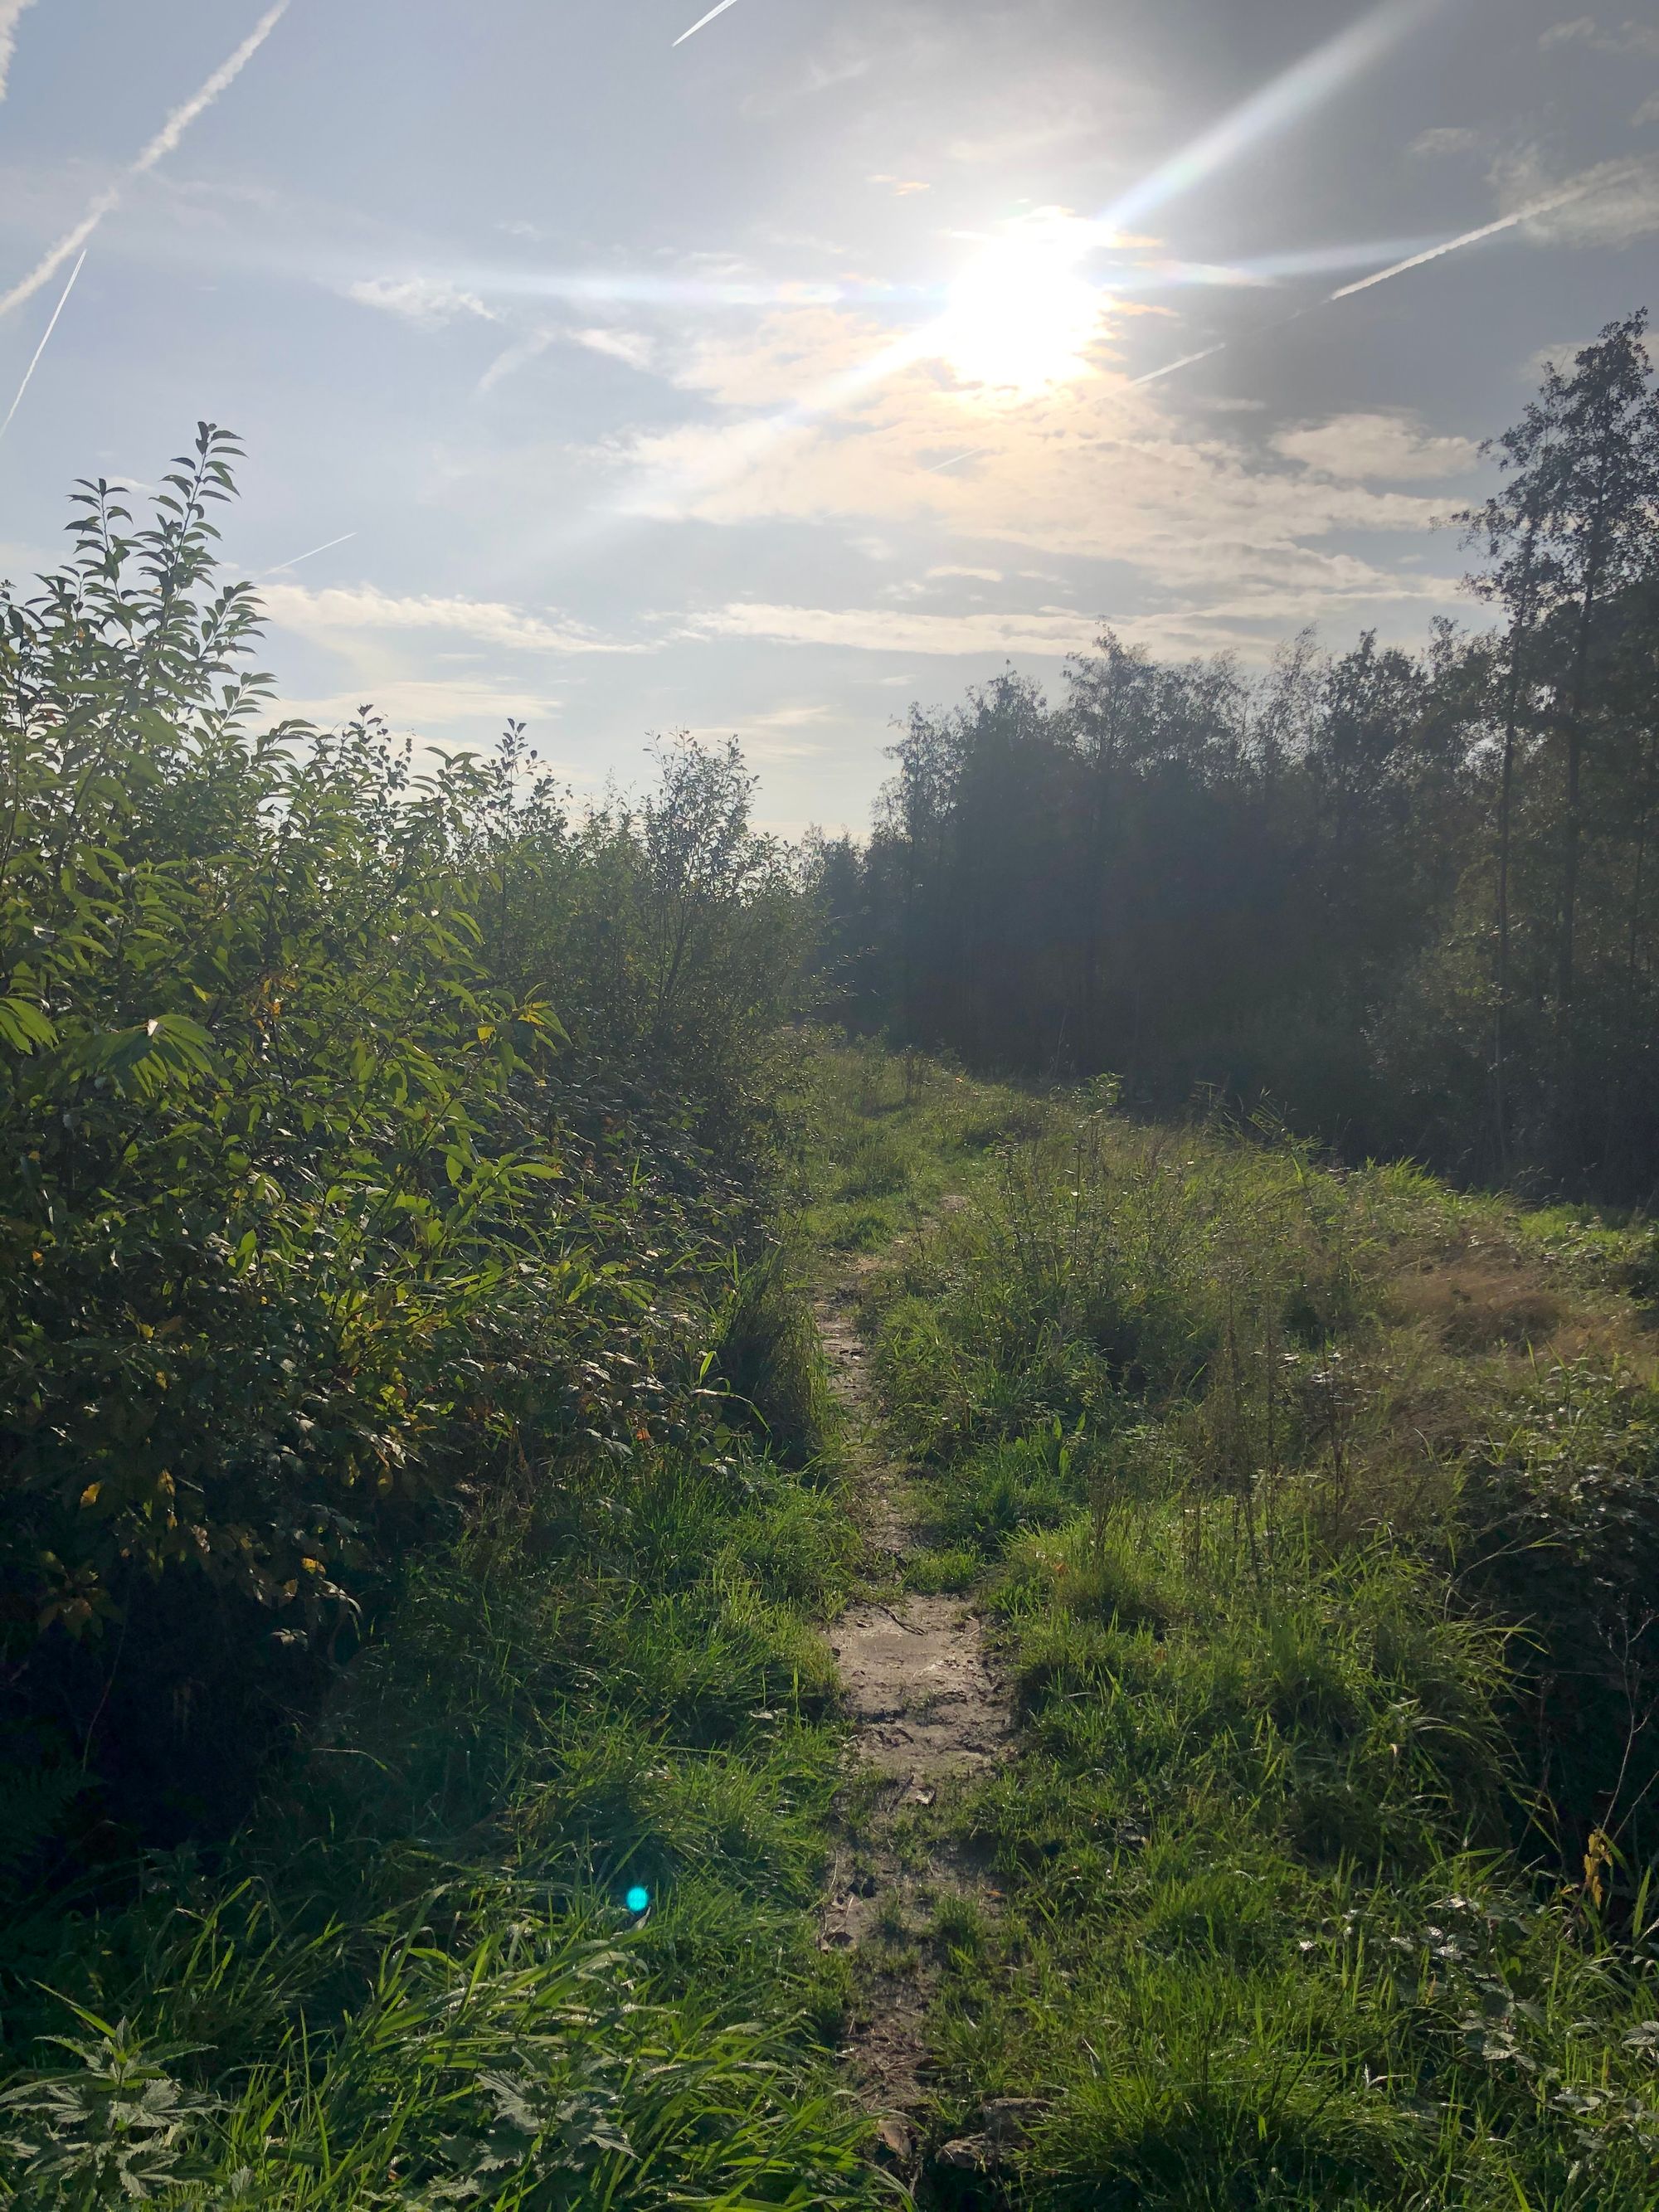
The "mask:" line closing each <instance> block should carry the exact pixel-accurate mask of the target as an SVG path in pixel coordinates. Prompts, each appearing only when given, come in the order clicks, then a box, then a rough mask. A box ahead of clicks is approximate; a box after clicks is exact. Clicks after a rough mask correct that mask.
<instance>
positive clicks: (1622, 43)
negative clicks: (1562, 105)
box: [1538, 15, 1659, 60]
mask: <svg viewBox="0 0 1659 2212" xmlns="http://www.w3.org/2000/svg"><path fill="white" fill-rule="evenodd" d="M1538 43H1539V45H1540V46H1542V47H1543V49H1544V50H1545V52H1549V51H1550V49H1551V48H1552V47H1554V46H1593V47H1594V48H1595V52H1597V53H1598V54H1641V55H1644V56H1645V57H1646V58H1648V59H1649V60H1659V25H1656V24H1653V23H1633V22H1632V21H1630V20H1629V18H1628V17H1626V20H1625V21H1624V22H1622V23H1621V24H1620V26H1619V27H1618V29H1617V30H1616V31H1615V30H1613V29H1611V28H1609V29H1607V30H1603V29H1602V28H1601V26H1600V25H1599V24H1598V23H1597V21H1596V20H1595V16H1594V15H1575V16H1573V17H1572V19H1571V21H1568V22H1565V23H1552V24H1551V26H1550V27H1549V29H1548V30H1547V31H1546V32H1544V33H1543V34H1542V35H1541V38H1540V39H1539V41H1538Z"/></svg>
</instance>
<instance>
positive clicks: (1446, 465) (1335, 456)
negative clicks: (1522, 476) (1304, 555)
mask: <svg viewBox="0 0 1659 2212" xmlns="http://www.w3.org/2000/svg"><path fill="white" fill-rule="evenodd" d="M1273 450H1274V451H1275V452H1276V453H1282V454H1283V455H1284V457H1285V459H1286V460H1288V461H1297V462H1299V463H1300V464H1301V465H1302V466H1303V467H1304V468H1309V469H1316V470H1317V471H1319V472H1320V473H1321V475H1322V476H1328V477H1337V478H1339V479H1340V481H1342V482H1343V483H1367V482H1377V481H1380V482H1383V483H1412V482H1415V481H1421V482H1424V483H1439V482H1443V481H1444V480H1445V478H1447V477H1456V476H1462V475H1464V474H1465V473H1466V472H1467V471H1468V470H1470V469H1472V468H1474V466H1475V465H1476V463H1477V462H1478V461H1479V459H1480V447H1478V446H1477V445H1476V444H1475V443H1474V441H1473V440H1472V439H1469V438H1437V437H1434V436H1431V435H1430V434H1429V433H1428V432H1426V431H1425V429H1424V428H1422V426H1421V424H1420V423H1417V422H1413V421H1412V420H1411V419H1410V417H1409V416H1404V415H1389V414H1383V413H1376V414H1353V415H1337V416H1333V417H1332V419H1331V420H1330V421H1329V422H1313V423H1304V425H1303V426H1302V427H1301V428H1299V429H1294V430H1282V431H1280V433H1279V435H1278V436H1277V437H1276V438H1275V439H1274V440H1273Z"/></svg>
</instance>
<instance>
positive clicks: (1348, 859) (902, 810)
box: [820, 314, 1659, 1205]
mask: <svg viewBox="0 0 1659 2212" xmlns="http://www.w3.org/2000/svg"><path fill="white" fill-rule="evenodd" d="M1645 328H1646V325H1645V318H1644V316H1643V315H1641V314H1637V315H1633V316H1631V317H1629V318H1627V319H1625V320H1624V321H1622V322H1620V323H1616V324H1613V325H1609V326H1608V328H1607V330H1606V331H1604V332H1603V333H1602V334H1601V337H1600V338H1599V339H1598V340H1597V341H1596V343H1595V344H1593V345H1590V346H1588V347H1586V348H1584V349H1583V350H1582V351H1580V352H1579V353H1578V354H1577V356H1576V357H1575V359H1574V360H1573V361H1572V362H1571V363H1570V364H1568V365H1567V366H1565V367H1564V368H1561V369H1559V371H1558V370H1555V369H1552V370H1551V371H1550V372H1549V374H1548V376H1547V380H1546V382H1545V385H1544V388H1543V390H1542V392H1541V394H1540V396H1539V398H1538V399H1537V401H1536V402H1535V403H1534V405H1533V406H1531V407H1530V408H1528V410H1527V412H1526V415H1525V416H1524V417H1523V419H1522V422H1520V423H1519V424H1517V425H1516V428H1514V429H1512V430H1510V431H1509V432H1508V433H1506V434H1505V435H1504V436H1503V437H1502V438H1500V439H1499V440H1498V441H1497V442H1496V446H1495V448H1494V451H1495V453H1496V458H1497V459H1498V462H1499V465H1500V466H1501V468H1502V471H1503V475H1504V480H1503V485H1502V489H1500V490H1499V492H1498V494H1497V495H1495V496H1494V497H1493V498H1492V500H1491V501H1488V502H1487V503H1486V505H1485V506H1484V507H1480V508H1479V509H1477V510H1474V511H1473V512H1471V513H1468V514H1466V515H1464V516H1462V517H1461V518H1460V519H1459V520H1461V523H1462V528H1463V532H1464V537H1465V540H1466V542H1467V543H1468V544H1469V545H1470V546H1472V547H1473V548H1474V550H1475V552H1476V554H1477V555H1478V556H1479V557H1480V563H1481V565H1480V567H1479V568H1478V569H1477V571H1476V573H1475V574H1474V576H1473V577H1472V578H1471V580H1470V581H1471V583H1472V585H1473V586H1474V591H1475V592H1476V593H1477V595H1478V596H1479V597H1480V599H1482V600H1483V601H1484V602H1485V603H1486V605H1488V606H1490V607H1491V608H1492V610H1493V611H1494V612H1495V613H1497V614H1498V617H1500V627H1499V628H1498V629H1497V630H1496V631H1495V632H1493V633H1491V634H1486V635H1480V634H1476V635H1468V634H1465V633H1462V632H1460V631H1457V630H1455V629H1453V628H1451V627H1450V626H1449V625H1442V626H1441V627H1440V628H1439V629H1437V631H1436V634H1435V636H1434V639H1433V641H1432V642H1431V646H1430V647H1429V649H1428V650H1427V651H1426V652H1425V653H1411V652H1407V651H1404V650H1402V649H1400V648H1398V647H1384V646H1383V645H1382V644H1380V643H1379V642H1378V641H1377V640H1376V638H1375V637H1374V636H1371V635H1367V636H1364V637H1363V638H1361V639H1360V641H1358V644H1357V645H1355V646H1354V647H1352V649H1350V650H1348V651H1346V652H1340V653H1327V652H1324V651H1322V650H1321V649H1319V648H1318V647H1317V646H1316V643H1315V641H1313V639H1312V638H1311V637H1306V636H1304V637H1303V638H1300V639H1298V640H1297V641H1295V642H1294V643H1293V644H1291V645H1290V646H1289V647H1286V648H1285V651H1284V652H1283V653H1281V654H1280V656H1279V659H1278V661H1277V663H1276V665H1274V667H1273V670H1272V671H1271V672H1270V673H1269V674H1267V676H1266V677H1263V678H1255V677H1252V676H1250V675H1249V674H1247V673H1245V672H1244V671H1241V670H1240V669H1239V668H1238V667H1237V665H1235V664H1234V663H1233V662H1232V661H1231V659H1227V658H1225V657H1222V658H1218V659H1210V660H1194V661H1188V662H1182V663H1168V662H1160V661H1158V660H1155V659H1152V657H1151V656H1150V655H1149V654H1147V653H1146V652H1145V651H1143V650H1141V649H1139V648H1138V647H1130V646H1127V645H1126V644H1124V643H1123V642H1122V641H1121V640H1119V639H1118V638H1116V637H1115V636H1114V635H1112V634H1110V633H1107V634H1106V635H1104V636H1103V638H1102V640H1101V642H1100V646H1099V648H1098V650H1097V652H1095V653H1090V654H1085V655H1083V656H1081V657H1080V658H1079V659H1077V660H1075V661H1074V662H1073V664H1072V665H1071V667H1070V669H1069V671H1068V673H1067V677H1066V689H1065V696H1064V697H1063V698H1062V699H1061V700H1060V702H1058V703H1054V704H1051V703H1050V702H1048V700H1047V699H1045V697H1044V696H1043V695H1042V692H1041V691H1040V690H1038V688H1037V687H1036V685H1035V684H1032V683H1030V682H1029V681H1027V680H1025V679H1023V678H1019V677H1018V676H1016V675H1013V674H1012V673H1010V674H1009V675H1007V676H1006V677H1003V678H999V679H997V680H996V681H995V682H994V683H992V684H988V685H987V686H985V687H984V688H983V689H982V690H977V691H975V692H974V693H972V694H971V695H970V696H969V699H968V701H967V702H966V703H965V705H963V707H962V708H958V709H957V710H955V711H954V712H951V713H945V714H928V713H924V712H922V711H921V710H920V709H915V710H913V712H912V714H911V718H910V721H909V725H908V728H907V729H906V730H905V731H904V732H903V733H902V737H901V738H900V740H899V742H898V744H896V747H895V748H894V752H895V757H896V768H897V772H896V776H895V778H894V781H893V782H892V784H891V786H890V789H889V791H888V793H887V794H886V797H885V800H884V805H883V808H882V810H881V811H880V812H879V814H878V820H877V823H876V825H875V829H874V832H873V835H872V837H871V839H870V842H869V843H868V846H867V847H866V848H858V847H856V846H855V845H854V844H853V843H852V842H850V841H846V840H842V841H841V842H835V843H831V844H829V845H827V846H825V847H824V848H823V852H822V854H821V860H820V866H821V872H822V883H823V900H824V903H825V907H826V910H827V913H828V916H829V923H828V951H827V966H828V970H829V982H830V984H831V985H832V987H833V988H834V990H835V991H836V993H837V994H839V998H840V1002H841V1003H842V1004H843V1005H844V1006H846V1007H847V1009H848V1011H849V1012H850V1013H851V1015H852V1017H853V1018H854V1021H855V1022H856V1023H857V1024H859V1025H860V1026H861V1027H863V1028H865V1029H866V1030H871V1031H879V1030H886V1031H888V1032H890V1033H891V1034H892V1035H894V1036H897V1037H899V1038H900V1039H902V1040H904V1041H908V1042H913V1043H915V1044H919V1045H923V1046H933V1047H939V1046H943V1047H945V1048H949V1049H951V1051H954V1052H956V1053H957V1054H961V1055H962V1056H963V1058H964V1059H965V1060H968V1061H969V1063H971V1064H973V1065H975V1066H978V1067H980V1068H981V1069H983V1070H986V1071H987V1072H993V1073H994V1072H997V1071H1000V1070H1015V1071H1018V1072H1020V1073H1025V1074H1028V1075H1042V1076H1052V1075H1054V1074H1057V1073H1059V1074H1066V1073H1069V1074H1074V1075H1083V1076H1089V1075H1093V1074H1096V1073H1100V1072H1102V1071H1109V1072H1111V1073H1114V1074H1115V1075H1116V1076H1118V1077H1120V1078H1121V1079H1122V1081H1123V1084H1124V1086H1125V1095H1126V1097H1127V1098H1128V1099H1129V1100H1130V1101H1131V1102H1132V1103H1134V1104H1136V1105H1138V1106H1140V1107H1145V1108H1149V1109H1153V1110H1157V1111H1166V1112H1167V1111H1170V1110H1179V1109H1182V1108H1183V1107H1184V1106H1185V1105H1186V1103H1187V1102H1188V1099H1189V1098H1190V1097H1191V1096H1192V1095H1193V1093H1194V1090H1195V1089H1197V1088H1199V1087H1200V1086H1202V1087H1206V1088H1208V1089H1210V1090H1212V1091H1215V1092H1217V1093H1218V1094H1220V1095H1222V1096H1224V1097H1227V1098H1229V1099H1231V1100H1233V1101H1235V1102H1240V1103H1244V1104H1246V1105H1249V1106H1254V1105H1255V1104H1256V1103H1261V1102H1264V1101H1265V1102H1267V1103H1270V1104H1272V1105H1273V1107H1274V1108H1275V1109H1276V1110H1279V1111H1280V1112H1283V1113H1285V1114H1287V1115H1290V1116H1291V1118H1293V1119H1294V1121H1296V1123H1297V1126H1298V1127H1301V1128H1304V1129H1305V1130H1310V1131H1312V1132H1314V1133H1317V1134H1318V1135H1319V1136H1320V1137H1322V1139H1325V1140H1326V1141H1327V1142H1330V1143H1335V1144H1340V1146H1341V1147H1342V1149H1343V1151H1344V1152H1345V1154H1346V1156H1347V1157H1349V1158H1353V1159H1363V1158H1366V1157H1368V1156H1373V1155H1375V1156H1389V1155H1394V1156H1398V1155H1409V1156H1410V1157H1413V1158H1418V1159H1421V1160H1424V1161H1425V1162H1427V1163H1429V1164H1431V1165H1433V1166H1435V1167H1436V1168H1437V1169H1438V1170H1441V1171H1443V1172H1446V1173H1449V1174H1451V1175H1453V1176H1456V1177H1457V1178H1458V1179H1460V1180H1463V1181H1468V1182H1516V1181H1519V1182H1526V1183H1528V1184H1529V1185H1530V1186H1532V1187H1534V1188H1560V1189H1567V1190H1571V1191H1574V1192H1577V1193H1579V1194H1593V1195H1596V1196H1599V1197H1601V1198H1603V1199H1607V1200H1616V1201H1618V1202H1620V1203H1622V1204H1626V1205H1630V1204H1648V1203H1650V1201H1651V1200H1652V1197H1653V1194H1654V1191H1655V1188H1656V1181H1659V1168H1656V1161H1659V1120H1656V1101H1659V1066H1656V1060H1655V1052H1656V1044H1655V1040H1656V1038H1659V967H1656V944H1659V940H1656V934H1655V925H1656V915H1659V870H1656V866H1655V856H1654V849H1653V848H1654V838H1655V830H1656V823H1659V812H1656V810H1659V719H1656V706H1659V658H1656V656H1659V530H1656V526H1655V519H1654V518H1655V515H1656V513H1659V392H1656V387H1655V384H1654V380H1653V375H1652V369H1651V366H1650V359H1649V356H1648V353H1647V351H1646V347H1645Z"/></svg>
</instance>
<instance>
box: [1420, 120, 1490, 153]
mask: <svg viewBox="0 0 1659 2212" xmlns="http://www.w3.org/2000/svg"><path fill="white" fill-rule="evenodd" d="M1488 143H1490V142H1489V140H1488V138H1487V136H1486V132H1485V131H1477V130H1475V129H1474V128H1473V127H1472V126H1471V125H1468V124H1466V123H1442V124H1437V125H1436V126H1435V127H1434V129H1433V130H1432V131H1419V132H1418V134H1417V136H1416V137H1415V138H1413V140H1412V143H1411V144H1410V145H1409V146H1407V149H1406V151H1407V153H1408V154H1415V155H1418V156H1419V158H1423V157H1425V156H1427V157H1431V156H1433V155H1438V154H1478V153H1480V152H1481V151H1482V150H1483V149H1485V147H1486V145H1487V144H1488Z"/></svg>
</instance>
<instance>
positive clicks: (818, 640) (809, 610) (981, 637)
mask: <svg viewBox="0 0 1659 2212" xmlns="http://www.w3.org/2000/svg"><path fill="white" fill-rule="evenodd" d="M1099 628H1100V625H1099V624H1098V623H1091V622H1085V621H1084V620H1083V619H1082V618H1081V617H1079V616H1077V615H1068V616H1066V617H1055V616H1053V615H1014V614H1001V613H996V612H989V611H987V612H986V613H984V614H971V615H921V614H907V613H902V612H899V611H896V610H895V609H893V608H891V607H793V606H770V605H758V604H756V603H754V602H752V601H750V600H737V601H733V602H732V605H729V606H724V607H720V608H717V609H715V610H714V611H713V612H711V613H709V614H706V615H702V616H698V617H696V618H695V619H694V620H693V621H692V622H691V623H688V624H687V626H686V630H685V635H687V636H689V637H745V638H763V639H767V640H769V641H772V642H774V643H776V644H780V645H830V646H836V647H854V648H856V649H858V650H860V651H864V652H869V653H1044V654H1048V655H1050V656H1056V655H1058V656H1060V657H1063V656H1064V655H1065V654H1066V653H1084V652H1086V651H1087V650H1088V648H1089V647H1091V645H1092V644H1093V642H1094V641H1095V638H1096V635H1097V633H1098V630H1099Z"/></svg>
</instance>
